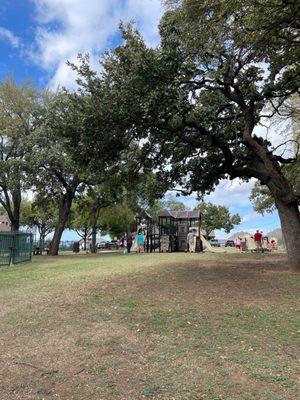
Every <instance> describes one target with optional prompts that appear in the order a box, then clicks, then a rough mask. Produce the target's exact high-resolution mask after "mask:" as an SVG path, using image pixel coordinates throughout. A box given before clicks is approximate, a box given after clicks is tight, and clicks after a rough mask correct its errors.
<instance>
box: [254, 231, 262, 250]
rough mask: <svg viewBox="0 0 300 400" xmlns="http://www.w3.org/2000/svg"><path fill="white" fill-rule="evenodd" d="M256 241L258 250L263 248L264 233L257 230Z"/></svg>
mask: <svg viewBox="0 0 300 400" xmlns="http://www.w3.org/2000/svg"><path fill="white" fill-rule="evenodd" d="M254 242H255V245H256V250H261V249H262V234H261V233H260V232H259V230H257V231H256V232H255V234H254Z"/></svg>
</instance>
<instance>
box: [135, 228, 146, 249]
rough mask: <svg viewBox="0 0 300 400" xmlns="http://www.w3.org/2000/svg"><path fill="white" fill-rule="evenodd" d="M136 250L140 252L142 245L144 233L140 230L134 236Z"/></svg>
mask: <svg viewBox="0 0 300 400" xmlns="http://www.w3.org/2000/svg"><path fill="white" fill-rule="evenodd" d="M136 244H137V251H138V252H139V253H140V252H141V251H142V250H143V247H144V235H143V232H142V231H139V232H138V235H137V237H136Z"/></svg>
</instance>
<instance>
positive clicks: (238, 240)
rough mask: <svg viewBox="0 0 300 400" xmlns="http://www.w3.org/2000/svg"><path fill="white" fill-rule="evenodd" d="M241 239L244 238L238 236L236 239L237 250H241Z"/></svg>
mask: <svg viewBox="0 0 300 400" xmlns="http://www.w3.org/2000/svg"><path fill="white" fill-rule="evenodd" d="M241 241H242V239H241V238H240V237H238V238H237V239H236V241H235V248H236V249H237V251H239V252H240V251H241Z"/></svg>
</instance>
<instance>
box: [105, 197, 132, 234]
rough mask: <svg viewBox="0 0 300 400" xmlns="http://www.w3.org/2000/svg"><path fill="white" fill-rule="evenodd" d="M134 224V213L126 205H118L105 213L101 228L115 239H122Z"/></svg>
mask: <svg viewBox="0 0 300 400" xmlns="http://www.w3.org/2000/svg"><path fill="white" fill-rule="evenodd" d="M133 223H134V213H133V212H132V210H131V209H130V208H129V207H128V206H127V205H126V204H116V205H115V206H114V207H109V208H107V209H105V210H104V211H103V214H102V217H101V219H100V224H101V228H102V229H103V230H104V231H106V232H107V233H109V234H110V235H111V236H113V237H121V236H122V235H124V233H125V232H127V230H128V229H129V227H130V225H132V224H133Z"/></svg>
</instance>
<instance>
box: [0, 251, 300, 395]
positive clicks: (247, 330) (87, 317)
mask: <svg viewBox="0 0 300 400" xmlns="http://www.w3.org/2000/svg"><path fill="white" fill-rule="evenodd" d="M285 264H286V258H285V256H284V255H269V254H268V255H249V254H248V255H241V254H153V255H146V254H142V255H136V254H132V255H119V254H100V255H96V256H92V255H70V254H69V255H61V256H58V257H54V258H51V257H46V256H37V257H34V259H33V262H32V263H30V264H24V265H19V266H15V267H3V268H1V269H0V302H1V308H0V317H1V323H0V337H1V341H0V344H1V355H2V363H1V364H0V374H1V383H0V399H1V400H2V399H3V400H4V399H5V400H10V399H22V400H23V399H34V400H38V399H39V400H41V399H57V398H60V399H68V400H69V399H74V400H85V399H95V400H101V399H105V400H106V399H128V400H131V399H132V400H135V399H137V400H139V399H165V400H171V399H176V400H198V399H210V400H214V399H233V400H234V399H241V400H248V399H249V400H250V399H259V400H264V399H276V400H279V399H282V400H283V399H284V400H286V399H297V398H299V397H300V393H299V378H297V376H299V374H298V373H299V370H297V367H298V362H299V357H298V345H299V333H300V321H299V302H298V298H297V293H298V289H299V282H300V276H299V274H296V273H292V272H289V271H288V270H287V268H286V266H285ZM1 396H2V397H1Z"/></svg>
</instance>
